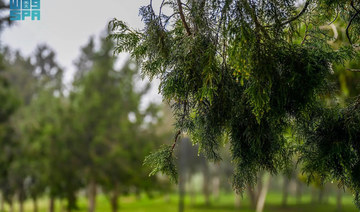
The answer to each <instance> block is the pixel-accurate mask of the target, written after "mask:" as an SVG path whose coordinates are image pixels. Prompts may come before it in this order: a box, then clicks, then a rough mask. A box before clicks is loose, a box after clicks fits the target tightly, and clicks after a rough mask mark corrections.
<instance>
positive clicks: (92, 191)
mask: <svg viewBox="0 0 360 212" xmlns="http://www.w3.org/2000/svg"><path fill="white" fill-rule="evenodd" d="M88 198H89V208H88V212H95V207H96V183H95V180H94V179H91V180H90V182H89V188H88Z"/></svg>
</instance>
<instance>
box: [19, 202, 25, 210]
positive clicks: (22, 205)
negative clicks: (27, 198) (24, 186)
mask: <svg viewBox="0 0 360 212" xmlns="http://www.w3.org/2000/svg"><path fill="white" fill-rule="evenodd" d="M19 212H24V201H23V200H20V201H19Z"/></svg>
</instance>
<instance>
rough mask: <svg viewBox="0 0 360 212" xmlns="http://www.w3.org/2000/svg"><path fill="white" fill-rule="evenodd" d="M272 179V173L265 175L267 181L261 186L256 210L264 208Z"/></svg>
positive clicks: (260, 211) (259, 211) (260, 210)
mask: <svg viewBox="0 0 360 212" xmlns="http://www.w3.org/2000/svg"><path fill="white" fill-rule="evenodd" d="M270 180H271V175H269V176H268V177H266V176H265V182H264V184H263V186H262V188H261V191H260V194H259V198H258V201H257V205H256V212H262V211H263V210H264V206H265V200H266V195H267V192H268V190H269V187H270Z"/></svg>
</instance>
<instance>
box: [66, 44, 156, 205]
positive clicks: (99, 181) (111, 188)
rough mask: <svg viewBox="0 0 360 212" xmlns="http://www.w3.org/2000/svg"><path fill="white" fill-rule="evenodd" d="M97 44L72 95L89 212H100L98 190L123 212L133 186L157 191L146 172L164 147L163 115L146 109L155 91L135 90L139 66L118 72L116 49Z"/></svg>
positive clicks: (86, 52) (89, 49) (88, 49)
mask: <svg viewBox="0 0 360 212" xmlns="http://www.w3.org/2000/svg"><path fill="white" fill-rule="evenodd" d="M93 43H94V41H93V39H90V41H89V43H88V45H87V46H85V47H84V48H83V49H82V55H81V56H80V59H78V60H77V62H76V64H77V67H78V72H77V73H76V75H75V76H76V78H75V82H74V92H73V93H72V94H71V96H72V97H71V99H72V104H73V106H72V107H73V109H74V111H75V116H74V119H75V120H76V123H75V124H76V126H75V129H77V130H78V131H76V134H77V135H78V138H77V141H78V142H80V144H81V147H80V148H81V149H82V153H81V155H80V157H81V158H80V159H81V163H82V167H83V169H82V170H83V173H84V176H85V178H86V183H87V185H88V198H89V212H93V211H95V201H96V194H97V186H98V185H101V186H102V188H103V189H104V191H105V193H106V194H108V195H109V199H110V201H111V206H112V210H113V211H117V209H118V198H119V195H120V194H121V193H122V192H125V191H126V190H129V187H130V186H134V187H136V188H137V189H144V190H147V189H149V187H152V186H154V185H152V184H153V183H151V181H154V180H155V177H153V178H152V179H148V178H147V177H146V176H148V171H149V170H147V171H145V170H146V169H144V168H143V166H142V161H143V159H144V157H145V155H146V154H148V153H149V152H150V151H151V150H152V149H154V146H156V144H157V143H159V137H158V136H157V134H156V132H155V131H154V127H153V126H155V125H156V123H157V122H158V121H159V117H158V111H159V109H158V106H156V105H154V104H150V105H148V106H147V107H146V108H143V109H140V103H141V100H142V98H143V96H144V95H146V94H147V93H148V90H149V88H150V85H149V84H145V85H143V86H135V83H138V82H137V81H136V80H137V79H136V76H137V74H138V69H137V67H136V66H135V64H133V63H132V62H130V61H128V62H127V63H126V64H125V65H124V67H123V68H121V69H120V70H118V69H116V68H115V62H116V58H115V57H114V56H113V53H112V49H113V47H114V45H113V43H112V42H110V41H107V40H106V39H105V38H102V39H101V44H100V49H99V50H95V49H94V44H93ZM136 87H137V88H139V87H142V88H141V89H136ZM149 140H150V141H153V142H149Z"/></svg>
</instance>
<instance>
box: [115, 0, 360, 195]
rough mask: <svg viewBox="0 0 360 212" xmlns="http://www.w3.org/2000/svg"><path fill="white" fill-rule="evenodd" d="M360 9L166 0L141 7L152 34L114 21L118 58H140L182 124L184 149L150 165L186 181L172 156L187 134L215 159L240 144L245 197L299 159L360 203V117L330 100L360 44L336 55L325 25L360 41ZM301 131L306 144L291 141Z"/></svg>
mask: <svg viewBox="0 0 360 212" xmlns="http://www.w3.org/2000/svg"><path fill="white" fill-rule="evenodd" d="M164 8H166V9H164ZM164 11H171V13H170V14H167V13H165V12H164ZM359 11H360V4H359V3H358V2H355V1H348V0H306V1H304V2H302V4H299V1H296V0H281V1H280V0H187V1H183V2H181V0H163V1H162V2H161V5H160V8H156V11H155V10H154V7H153V2H152V1H151V0H150V3H149V5H147V6H143V7H141V8H140V15H141V17H142V20H143V22H144V24H145V26H144V28H143V29H140V30H137V29H133V28H131V27H129V26H128V25H126V23H124V22H122V21H120V20H116V19H114V20H113V21H111V22H110V24H109V27H110V28H111V30H112V33H111V35H110V36H109V39H113V40H115V41H116V42H117V45H116V47H115V52H116V53H120V52H123V51H127V52H130V54H131V56H132V57H133V58H135V59H136V61H137V62H138V63H139V64H140V65H141V68H142V73H143V75H145V76H148V77H150V78H154V77H157V78H160V80H161V85H160V87H159V90H160V92H161V94H162V95H163V97H164V99H165V100H167V101H168V102H170V103H171V105H172V108H173V111H174V115H175V117H176V128H177V130H178V131H177V133H176V136H175V139H174V144H173V145H172V146H169V147H167V149H166V148H165V149H162V150H161V151H160V152H158V153H154V154H152V155H150V156H149V157H148V158H147V160H146V163H147V164H151V165H152V167H153V168H154V171H161V172H163V173H166V174H170V175H173V177H176V171H174V170H175V169H174V166H173V163H172V159H169V155H172V152H173V149H174V147H175V145H176V143H177V142H178V140H179V139H178V137H179V135H180V134H181V133H182V132H187V133H188V134H189V135H190V136H191V137H192V140H193V142H194V143H196V144H198V145H199V147H200V151H201V152H202V153H204V155H205V156H206V157H207V158H208V159H209V160H212V161H219V160H221V158H220V156H219V154H218V151H219V147H220V146H221V145H223V144H224V142H227V141H229V142H230V146H231V155H232V160H233V163H234V164H235V171H234V177H233V186H234V188H235V189H236V190H237V191H239V192H241V191H243V190H244V188H245V187H246V186H249V185H250V186H252V185H254V183H255V182H256V177H257V174H258V173H259V172H260V171H264V170H265V171H269V172H270V173H272V174H276V173H278V172H280V171H283V170H285V169H286V168H287V167H288V166H289V165H290V161H291V158H292V156H293V155H294V153H297V154H300V155H301V156H302V157H301V158H302V160H301V161H302V162H303V163H304V164H305V165H304V171H306V172H309V173H310V175H311V173H314V172H317V173H319V174H321V175H322V176H324V177H326V178H336V179H340V180H341V182H344V185H347V186H348V187H349V188H351V189H352V190H353V191H354V192H355V194H356V200H358V199H359V198H358V195H359V192H360V189H359V188H360V178H359V177H357V176H358V175H357V174H358V172H359V171H358V170H359V167H360V165H358V164H360V163H359V162H360V155H359V153H358V150H359V146H357V145H358V144H357V143H358V133H357V128H356V126H357V125H358V124H359V121H360V120H359V119H358V115H357V114H358V112H357V110H356V109H354V108H356V107H355V106H353V107H349V108H346V109H341V108H339V107H334V108H331V107H330V106H327V105H324V104H320V102H321V101H322V99H323V97H324V96H325V94H326V95H328V94H329V93H330V94H331V92H329V89H330V84H331V83H330V82H329V76H330V75H331V73H332V72H333V70H332V66H333V65H335V64H344V63H345V61H347V60H350V59H353V58H354V57H355V56H356V45H344V46H342V47H340V48H338V49H334V48H332V47H331V46H330V45H329V42H328V41H331V40H332V39H333V38H332V37H331V34H330V33H329V32H328V31H326V30H325V29H324V28H323V27H322V26H324V25H328V24H329V23H331V22H333V21H334V20H336V19H338V18H339V19H340V18H341V19H343V20H344V21H346V22H347V23H348V26H347V28H346V32H347V38H348V40H349V44H354V43H356V42H358V40H359V36H358V32H359V29H360V15H359ZM319 105H323V108H319V107H320V106H319ZM340 109H341V110H340ZM320 111H327V112H326V113H325V112H320ZM329 111H333V112H332V113H335V114H336V116H333V115H329V114H328V112H329ZM339 114H340V115H339ZM294 126H296V128H297V130H296V132H297V133H298V138H301V139H299V140H300V141H299V142H298V143H295V142H291V141H289V140H287V139H285V137H284V135H285V132H286V131H287V130H288V129H289V128H291V127H294ZM334 129H338V130H334ZM342 135H344V136H342ZM345 135H346V136H345ZM339 146H340V147H341V148H340V147H339ZM329 153H331V154H329ZM340 158H341V160H340ZM341 161H343V162H341Z"/></svg>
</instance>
